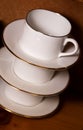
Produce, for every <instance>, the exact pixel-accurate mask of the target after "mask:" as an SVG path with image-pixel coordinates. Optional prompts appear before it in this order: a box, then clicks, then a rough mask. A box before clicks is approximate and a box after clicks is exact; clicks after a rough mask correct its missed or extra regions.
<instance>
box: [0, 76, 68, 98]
mask: <svg viewBox="0 0 83 130" xmlns="http://www.w3.org/2000/svg"><path fill="white" fill-rule="evenodd" d="M0 77H1V78H2V79H3V80H4V81H5V82H6V83H7V84H9V85H10V87H13V88H14V89H16V90H17V91H22V92H25V93H29V94H31V95H33V96H44V97H49V96H58V95H59V94H61V93H62V92H63V91H64V90H65V89H66V88H67V87H68V84H69V82H70V79H69V81H68V83H67V85H66V87H65V88H64V89H63V90H61V91H59V92H57V93H54V94H47V95H44V94H36V93H33V92H28V91H25V90H22V89H20V88H17V87H16V86H14V85H12V84H11V83H9V82H8V81H6V80H5V79H4V78H3V77H2V76H1V75H0Z"/></svg>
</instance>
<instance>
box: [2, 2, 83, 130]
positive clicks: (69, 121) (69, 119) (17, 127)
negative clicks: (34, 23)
mask: <svg viewBox="0 0 83 130" xmlns="http://www.w3.org/2000/svg"><path fill="white" fill-rule="evenodd" d="M37 8H43V9H48V10H51V11H55V12H59V13H61V14H62V15H64V16H65V17H67V18H68V19H69V20H70V22H71V24H72V31H71V34H72V35H73V37H74V38H75V39H76V40H77V41H78V43H79V46H80V50H81V54H80V58H79V61H78V62H77V63H76V64H75V65H74V66H72V67H71V68H70V69H69V73H70V83H69V85H68V88H67V89H66V90H65V91H64V92H63V93H62V94H61V95H60V99H61V103H60V106H59V108H58V111H57V112H55V113H54V114H52V115H50V116H48V117H46V118H42V119H27V118H24V117H20V116H17V115H14V114H11V113H9V112H6V111H5V110H3V109H1V108H0V130H11V129H12V130H23V129H25V130H27V129H28V130H33V129H35V130H39V129H41V130H46V129H47V130H55V129H56V130H83V80H82V79H83V54H82V53H83V51H82V50H83V0H41V1H38V0H15V1H14V0H2V1H0V47H1V46H3V43H2V33H3V30H4V27H5V26H6V25H7V24H8V23H10V22H11V21H14V20H15V19H20V18H25V17H26V14H27V13H28V12H29V11H30V10H32V9H37Z"/></svg>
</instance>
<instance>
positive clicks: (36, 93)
mask: <svg viewBox="0 0 83 130" xmlns="http://www.w3.org/2000/svg"><path fill="white" fill-rule="evenodd" d="M2 49H4V50H2V54H4V51H5V49H6V48H5V47H3V48H2ZM7 51H8V50H7ZM9 53H10V52H9ZM6 56H7V55H6ZM12 56H13V57H12ZM12 56H11V55H10V57H11V58H14V55H12ZM3 59H4V61H3V60H0V62H2V64H4V63H8V65H6V67H8V68H10V67H11V69H7V71H6V73H7V74H8V73H9V74H11V76H10V77H12V75H14V76H15V77H16V79H17V78H18V79H19V80H21V82H22V83H24V82H25V81H24V80H22V79H20V78H19V77H18V76H17V75H15V74H14V72H13V70H12V69H13V66H12V62H13V61H11V62H9V60H5V54H4V56H3ZM9 66H10V67H9ZM1 68H2V65H1ZM1 70H2V71H1V72H0V73H1V74H0V75H1V78H2V79H3V80H4V81H5V82H7V83H8V84H9V85H11V86H12V87H14V88H16V89H19V90H20V91H24V92H26V93H27V92H28V93H30V94H33V95H39V96H51V95H52V96H53V95H57V94H59V93H62V92H63V91H64V90H65V89H66V88H67V87H68V84H69V81H70V76H69V72H68V70H64V72H65V74H67V75H65V78H66V79H65V80H66V83H64V87H62V89H60V88H61V86H60V88H59V90H58V88H56V85H53V87H51V86H52V84H54V83H55V82H54V81H55V80H54V78H53V79H52V80H53V81H52V80H51V81H49V83H50V86H49V83H48V82H47V83H43V84H41V85H43V89H44V90H45V92H44V93H43V91H42V87H41V85H40V87H41V88H40V89H41V91H42V92H41V93H38V92H39V90H37V87H36V86H38V85H39V84H34V83H31V82H26V83H25V88H26V85H27V86H28V89H27V90H26V89H24V88H23V89H22V86H21V87H18V86H19V85H20V84H18V80H16V81H17V82H16V83H15V82H12V81H13V80H12V79H11V80H12V81H11V80H10V78H9V79H8V78H7V77H8V76H7V75H6V76H5V77H4V74H3V69H1ZM9 71H10V72H9ZM57 73H61V74H62V73H63V72H57ZM58 78H59V77H58ZM60 78H61V77H60ZM55 79H56V75H55ZM63 80H64V79H63ZM58 82H59V81H58ZM61 82H62V81H61ZM14 83H15V85H14ZM17 84H18V85H17ZM31 86H34V87H36V90H33V92H31V90H30V87H31ZM45 86H47V87H51V93H50V92H49V91H50V89H49V91H48V92H47V88H45ZM34 87H33V88H34ZM38 87H39V86H38ZM52 89H56V90H55V91H57V92H55V91H52ZM53 92H54V93H53Z"/></svg>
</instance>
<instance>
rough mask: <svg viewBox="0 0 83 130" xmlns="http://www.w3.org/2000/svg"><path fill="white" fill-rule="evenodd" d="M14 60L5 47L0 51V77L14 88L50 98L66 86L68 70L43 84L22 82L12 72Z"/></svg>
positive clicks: (58, 73)
mask: <svg viewBox="0 0 83 130" xmlns="http://www.w3.org/2000/svg"><path fill="white" fill-rule="evenodd" d="M15 58H16V57H15V56H14V55H12V53H10V51H8V50H7V49H6V48H5V47H4V48H2V49H0V75H1V77H2V78H3V79H4V80H5V81H6V82H8V83H9V84H11V85H12V86H14V87H15V88H18V89H20V90H22V91H26V92H29V93H33V94H37V95H42V96H50V95H54V94H58V93H61V92H62V91H63V90H65V89H66V87H67V86H68V83H69V73H68V70H64V71H57V72H56V73H55V75H54V77H53V78H52V79H51V80H49V81H48V82H45V83H31V82H28V81H24V80H22V79H21V78H19V77H18V76H17V75H16V74H15V72H14V66H13V65H14V61H15Z"/></svg>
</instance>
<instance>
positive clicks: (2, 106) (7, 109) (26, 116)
mask: <svg viewBox="0 0 83 130" xmlns="http://www.w3.org/2000/svg"><path fill="white" fill-rule="evenodd" d="M58 100H59V102H58V104H57V107H56V108H55V109H54V110H53V111H52V112H50V113H48V114H45V115H41V116H29V115H23V114H20V113H17V112H15V111H12V110H10V109H9V108H7V107H5V106H4V105H2V104H0V107H1V108H3V109H4V110H6V111H8V112H10V113H12V114H15V115H17V116H21V117H25V118H32V119H36V118H45V117H47V116H49V115H52V114H53V113H55V112H56V111H57V109H58V107H59V104H60V97H58Z"/></svg>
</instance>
